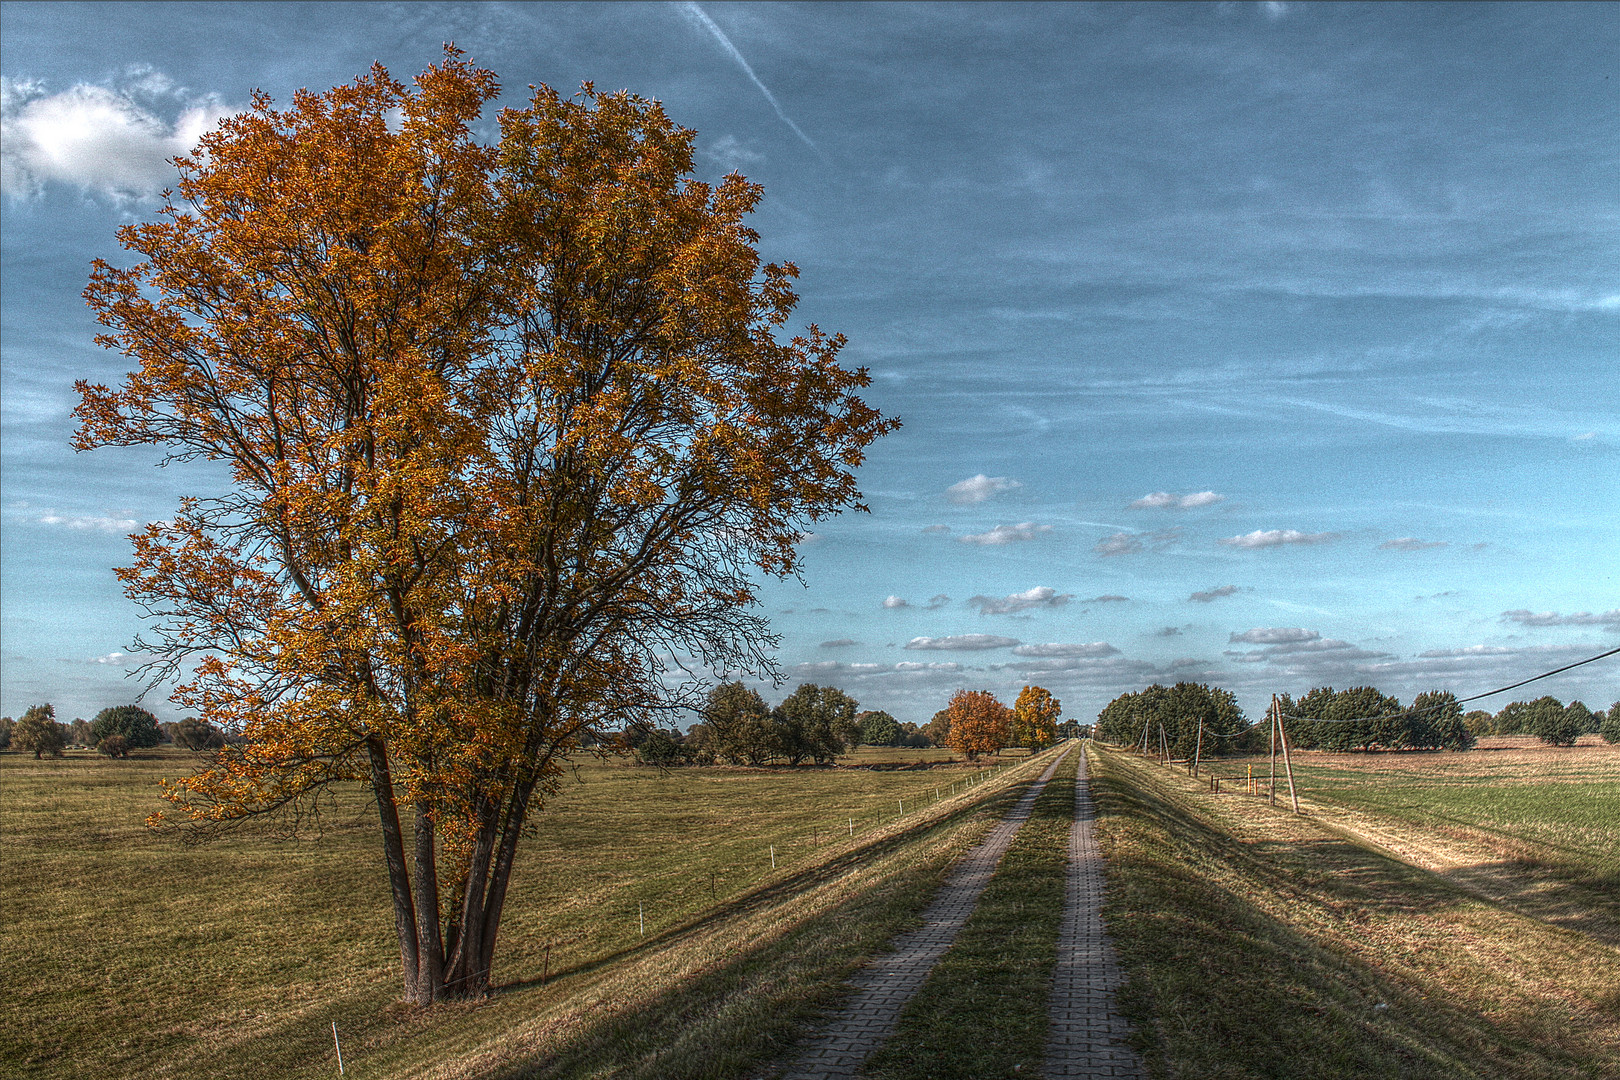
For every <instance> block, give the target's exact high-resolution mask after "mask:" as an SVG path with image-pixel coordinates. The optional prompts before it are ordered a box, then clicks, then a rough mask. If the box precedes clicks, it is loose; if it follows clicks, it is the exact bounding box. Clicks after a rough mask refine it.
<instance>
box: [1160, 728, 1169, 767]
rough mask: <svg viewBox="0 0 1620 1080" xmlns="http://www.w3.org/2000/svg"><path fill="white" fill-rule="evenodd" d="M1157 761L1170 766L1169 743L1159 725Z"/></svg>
mask: <svg viewBox="0 0 1620 1080" xmlns="http://www.w3.org/2000/svg"><path fill="white" fill-rule="evenodd" d="M1159 761H1160V762H1161V763H1163V764H1165V765H1168V764H1170V741H1169V740H1168V739H1166V738H1165V737H1164V725H1163V724H1160V725H1159Z"/></svg>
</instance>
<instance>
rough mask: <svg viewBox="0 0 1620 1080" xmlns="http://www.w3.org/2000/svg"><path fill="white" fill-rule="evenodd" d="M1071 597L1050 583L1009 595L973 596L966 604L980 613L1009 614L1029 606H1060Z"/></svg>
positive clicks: (1026, 608)
mask: <svg viewBox="0 0 1620 1080" xmlns="http://www.w3.org/2000/svg"><path fill="white" fill-rule="evenodd" d="M1073 599H1074V594H1073V593H1060V592H1058V591H1057V590H1056V589H1054V588H1052V587H1051V586H1050V585H1037V586H1035V587H1034V588H1033V589H1026V590H1025V591H1023V592H1020V593H1013V594H1012V595H1011V596H1003V597H999V598H998V597H994V596H975V597H973V598H972V599H970V600H969V601H968V605H969V606H970V607H976V608H978V609H979V614H981V615H1011V614H1013V613H1014V612H1018V611H1027V610H1029V609H1030V608H1038V607H1045V608H1055V607H1062V606H1063V605H1064V604H1067V603H1068V602H1069V601H1070V600H1073Z"/></svg>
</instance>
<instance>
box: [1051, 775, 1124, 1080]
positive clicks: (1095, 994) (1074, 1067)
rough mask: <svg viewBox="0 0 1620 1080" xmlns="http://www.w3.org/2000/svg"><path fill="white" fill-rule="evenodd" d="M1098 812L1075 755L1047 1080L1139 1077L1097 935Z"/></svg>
mask: <svg viewBox="0 0 1620 1080" xmlns="http://www.w3.org/2000/svg"><path fill="white" fill-rule="evenodd" d="M1095 817H1096V811H1095V809H1094V808H1093V806H1092V802H1091V789H1090V786H1089V784H1088V781H1087V775H1086V755H1085V751H1084V750H1082V751H1081V752H1080V769H1079V775H1078V776H1077V777H1076V778H1075V784H1074V825H1073V827H1072V828H1071V829H1070V830H1069V881H1068V889H1067V894H1066V896H1065V898H1064V905H1063V924H1062V926H1061V927H1060V928H1059V929H1058V958H1057V969H1056V971H1055V972H1054V973H1053V978H1052V997H1051V1002H1050V1009H1051V1017H1052V1026H1051V1029H1050V1033H1049V1035H1048V1036H1047V1044H1046V1067H1045V1070H1044V1072H1045V1074H1046V1076H1048V1077H1050V1078H1053V1080H1056V1078H1059V1077H1083V1078H1085V1080H1101V1078H1103V1077H1145V1076H1146V1075H1147V1071H1146V1070H1145V1069H1143V1068H1142V1061H1141V1059H1140V1058H1138V1057H1137V1056H1136V1052H1135V1051H1133V1050H1132V1049H1131V1048H1130V1047H1128V1046H1126V1045H1125V1036H1126V1035H1127V1034H1128V1033H1129V1032H1130V1027H1129V1026H1128V1025H1127V1024H1126V1023H1125V1021H1124V1020H1123V1019H1121V1018H1120V1015H1119V1012H1118V1011H1117V1009H1116V1007H1115V1004H1114V994H1115V992H1116V991H1117V990H1118V989H1119V984H1120V973H1119V964H1118V962H1117V961H1116V960H1115V958H1114V948H1113V946H1112V945H1110V944H1109V942H1108V933H1107V931H1106V930H1105V929H1104V928H1103V921H1102V898H1103V860H1102V852H1101V851H1099V850H1098V848H1097V838H1096V836H1095V835H1094V834H1093V832H1092V828H1091V826H1092V821H1093V819H1094V818H1095Z"/></svg>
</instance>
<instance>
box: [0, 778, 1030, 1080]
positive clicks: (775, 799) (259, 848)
mask: <svg viewBox="0 0 1620 1080" xmlns="http://www.w3.org/2000/svg"><path fill="white" fill-rule="evenodd" d="M871 756H872V754H871V752H870V751H868V752H866V754H864V755H863V760H864V761H865V762H866V763H869V764H870V763H872V761H871ZM888 756H889V757H891V758H893V759H895V760H896V761H900V762H902V763H904V762H910V761H912V760H913V759H918V760H921V759H923V758H926V757H929V756H933V755H924V754H915V753H911V752H905V751H900V752H894V753H892V754H890V755H888ZM192 760H193V759H191V758H190V757H189V755H186V754H184V753H183V752H177V751H162V752H156V753H154V754H152V755H150V756H147V757H144V758H134V759H131V760H128V761H109V760H105V759H98V758H93V757H82V756H70V757H68V758H66V759H62V760H57V761H50V760H47V761H42V762H35V761H33V760H32V759H31V758H26V757H23V756H20V755H12V754H7V755H0V864H3V867H4V873H3V875H0V879H3V880H0V903H3V909H4V911H5V913H6V919H5V928H4V934H3V936H0V1012H3V1014H4V1015H5V1017H6V1023H5V1025H4V1029H3V1033H0V1060H4V1061H6V1062H7V1066H8V1069H9V1070H11V1071H12V1072H14V1073H15V1074H17V1075H19V1076H25V1077H57V1076H60V1077H68V1076H72V1077H78V1076H87V1075H93V1076H96V1077H97V1078H98V1080H117V1078H121V1077H187V1078H190V1077H253V1076H263V1077H277V1078H281V1077H303V1076H322V1077H324V1076H327V1075H330V1074H331V1072H332V1071H333V1070H334V1067H335V1060H334V1056H333V1052H332V1042H331V1026H330V1025H331V1023H332V1021H334V1020H335V1021H337V1024H338V1027H339V1030H340V1032H341V1033H342V1035H343V1048H344V1059H345V1065H346V1067H347V1069H348V1075H349V1076H351V1077H360V1078H368V1077H406V1076H424V1077H426V1076H434V1077H456V1076H475V1075H476V1076H490V1075H498V1076H531V1075H532V1076H558V1077H564V1076H584V1075H591V1076H624V1077H632V1076H638V1077H639V1076H645V1077H654V1076H657V1077H683V1076H691V1077H698V1076H704V1077H709V1076H713V1077H723V1076H733V1075H741V1074H743V1073H744V1072H746V1071H747V1070H749V1069H751V1068H756V1067H757V1066H759V1065H760V1064H762V1063H764V1062H767V1061H770V1060H772V1059H774V1058H776V1057H778V1056H779V1055H780V1054H782V1053H783V1052H784V1051H785V1048H786V1047H787V1046H789V1045H790V1044H791V1042H792V1041H793V1040H794V1039H795V1038H797V1037H798V1036H799V1035H800V1034H802V1032H803V1031H804V1030H806V1028H807V1026H808V1025H809V1024H811V1023H813V1021H814V1020H815V1018H816V1017H817V1016H818V1015H819V1014H820V1013H822V1012H824V1011H825V1010H827V1009H830V1008H832V1007H834V1006H836V1004H837V1002H838V1000H839V998H840V995H841V993H842V991H841V988H840V987H841V983H842V981H843V979H844V978H845V977H846V976H847V974H848V973H849V972H850V971H851V970H853V968H854V967H855V966H857V965H858V964H859V963H860V962H861V960H862V959H863V958H864V957H866V956H868V955H870V954H871V953H872V952H874V951H876V950H877V949H879V948H881V947H882V946H883V944H884V942H886V941H887V940H888V939H889V938H890V937H891V936H893V934H894V933H896V932H898V931H900V930H902V929H904V928H905V927H906V926H908V925H909V924H910V922H911V921H912V920H914V919H915V917H916V914H917V912H919V911H920V910H921V908H922V907H923V906H924V905H925V904H926V903H927V900H928V899H929V897H930V896H931V894H932V892H933V891H934V889H935V888H936V887H937V884H938V882H939V880H940V878H941V876H942V875H943V873H944V871H945V869H946V867H947V866H948V865H949V863H950V862H951V861H952V859H954V858H955V856H956V855H957V854H959V853H960V852H961V851H962V850H964V849H965V848H966V847H967V846H969V845H970V844H972V843H973V842H975V841H976V840H977V839H978V838H980V837H981V836H982V835H983V833H984V831H985V830H986V829H988V828H989V826H990V825H991V824H992V823H993V821H994V820H995V819H996V818H997V817H999V815H1000V813H1002V812H1004V811H1005V809H1006V806H1007V805H1008V804H1009V801H1010V799H1011V798H1013V796H1014V794H1015V791H1014V789H1015V788H1016V787H1017V786H1018V781H1020V780H1022V779H1027V778H1029V777H1032V776H1033V775H1035V773H1036V772H1037V771H1038V770H1039V768H1040V765H1039V763H1035V762H1029V763H1024V762H1022V761H1019V760H1017V759H1014V760H1013V761H1009V762H1008V763H1007V767H1005V768H1003V769H1001V770H1000V773H999V775H994V776H991V777H989V778H988V779H987V780H986V781H984V782H980V783H973V784H971V785H970V784H969V782H968V781H969V780H970V779H971V778H974V777H977V776H978V775H980V770H978V769H975V768H972V767H968V766H949V765H943V766H937V767H935V768H932V769H928V770H927V771H921V770H909V769H898V770H893V771H878V770H867V769H837V770H814V769H805V770H733V769H701V770H698V769H693V770H676V771H671V772H658V771H656V770H652V769H646V768H637V767H633V766H629V765H625V764H622V763H605V764H604V763H596V762H582V763H581V765H580V767H579V769H578V770H577V772H576V773H574V774H573V775H571V776H570V778H569V779H568V781H567V784H566V786H565V787H564V789H563V790H562V792H561V793H559V795H558V796H557V797H556V798H555V799H554V800H553V802H552V804H551V806H549V807H548V808H547V809H546V810H545V811H544V812H543V813H542V814H540V815H539V817H538V822H537V824H538V828H537V833H536V835H535V836H534V838H533V839H532V840H530V841H529V842H527V843H526V845H525V848H524V850H523V852H522V854H521V856H520V860H519V865H518V869H517V872H516V874H515V875H514V882H513V888H512V893H511V897H510V899H509V900H508V904H507V912H508V913H507V915H506V918H505V920H504V922H503V925H502V928H501V940H500V943H499V945H498V946H497V949H496V981H497V983H498V984H500V990H499V992H497V993H496V994H494V995H493V996H492V997H491V998H489V999H488V1000H486V1001H482V1002H478V1003H472V1004H464V1005H449V1006H441V1007H438V1008H435V1009H433V1010H429V1011H423V1010H417V1009H412V1008H408V1007H404V1006H401V1005H399V1004H398V1003H397V1002H396V998H397V980H398V975H397V971H396V966H397V964H398V950H397V945H396V944H395V942H394V941H393V939H392V916H391V913H390V911H389V910H388V908H387V893H386V879H385V873H384V871H383V868H382V866H381V861H380V858H379V855H378V842H377V839H376V835H375V823H374V816H373V814H372V813H371V812H370V811H369V810H368V807H367V804H366V801H365V799H364V797H363V795H362V794H361V793H360V792H359V791H358V790H354V791H349V792H346V793H344V794H343V796H342V797H341V798H340V799H339V800H338V802H337V804H336V805H335V806H334V807H333V808H332V810H331V811H330V812H328V813H327V814H326V816H325V821H324V830H323V831H322V832H321V834H320V835H318V836H310V837H306V838H303V839H300V840H286V839H281V838H278V837H276V836H275V835H273V834H271V833H270V832H267V831H264V830H260V831H243V832H239V833H237V834H235V835H234V836H233V837H231V838H230V839H228V840H225V841H222V842H218V843H214V844H210V845H204V846H200V847H197V846H187V845H184V844H182V843H181V842H180V841H179V840H178V839H177V838H176V837H175V836H174V835H172V834H164V833H154V832H151V831H150V830H147V829H146V828H144V827H143V826H142V824H141V822H142V820H143V819H144V818H145V816H146V815H147V813H149V812H150V811H151V810H153V809H155V808H156V807H157V806H158V805H159V803H158V799H157V795H156V791H155V782H156V780H157V779H158V778H159V777H162V776H169V775H176V774H178V773H180V772H183V771H185V770H186V769H187V768H188V767H190V765H191V763H192ZM953 785H954V787H955V794H954V795H952V793H951V789H952V786H953ZM936 786H937V787H939V788H940V789H942V796H943V797H942V798H941V799H940V800H939V801H937V802H936V800H935V788H936ZM901 799H904V800H905V815H904V817H900V816H899V811H900V805H899V800H901ZM850 819H853V821H854V834H855V835H854V836H853V837H851V836H850V835H849V831H850ZM773 845H774V847H775V852H776V860H777V865H778V869H777V870H775V871H773V870H772V869H771V863H770V858H771V856H770V849H771V847H772V846H773ZM643 912H644V914H645V919H646V936H645V937H643V936H642V935H641V932H640V923H639V915H640V914H641V913H643Z"/></svg>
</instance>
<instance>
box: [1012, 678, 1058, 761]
mask: <svg viewBox="0 0 1620 1080" xmlns="http://www.w3.org/2000/svg"><path fill="white" fill-rule="evenodd" d="M1062 715H1063V702H1061V701H1059V700H1058V699H1057V698H1055V697H1053V696H1052V692H1051V691H1050V690H1047V689H1046V688H1045V687H1042V686H1026V687H1024V688H1023V689H1022V690H1020V691H1019V692H1018V700H1017V701H1015V702H1013V728H1012V738H1011V740H1009V741H1010V743H1011V745H1013V746H1027V747H1029V748H1030V749H1031V750H1037V751H1039V750H1045V749H1046V748H1047V747H1048V746H1051V745H1052V744H1053V743H1055V742H1057V741H1058V728H1057V722H1058V717H1060V716H1062Z"/></svg>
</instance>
